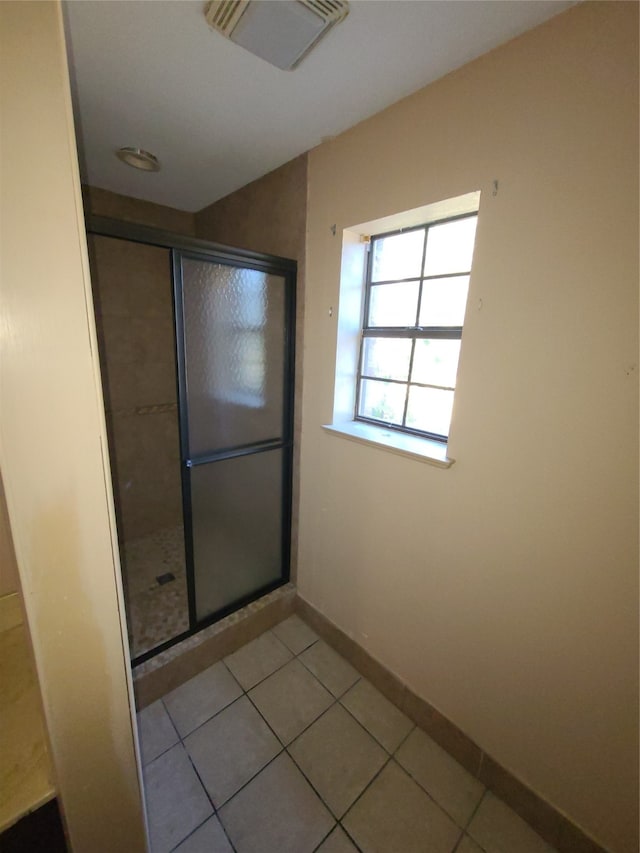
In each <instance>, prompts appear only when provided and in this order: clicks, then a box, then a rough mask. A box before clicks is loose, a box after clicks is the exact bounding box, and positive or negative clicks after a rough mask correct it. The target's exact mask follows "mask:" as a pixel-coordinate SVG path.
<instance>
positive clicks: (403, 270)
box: [371, 229, 424, 281]
mask: <svg viewBox="0 0 640 853" xmlns="http://www.w3.org/2000/svg"><path fill="white" fill-rule="evenodd" d="M423 245H424V231H423V230H422V229H420V230H418V231H409V232H407V233H406V234H396V235H395V236H393V237H383V238H382V239H381V240H374V241H373V246H372V251H373V261H372V266H371V281H394V280H395V279H398V278H414V277H417V276H419V275H420V265H421V264H422V248H423Z"/></svg>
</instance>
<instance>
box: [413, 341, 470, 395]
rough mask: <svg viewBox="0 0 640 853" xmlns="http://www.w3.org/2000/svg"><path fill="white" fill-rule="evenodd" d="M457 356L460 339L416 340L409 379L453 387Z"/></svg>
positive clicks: (456, 369)
mask: <svg viewBox="0 0 640 853" xmlns="http://www.w3.org/2000/svg"><path fill="white" fill-rule="evenodd" d="M459 356H460V341H442V340H433V339H430V340H418V341H416V351H415V353H414V356H413V370H412V372H411V381H412V382H423V383H424V384H425V385H444V386H446V387H447V388H455V384H456V373H457V372H458V358H459Z"/></svg>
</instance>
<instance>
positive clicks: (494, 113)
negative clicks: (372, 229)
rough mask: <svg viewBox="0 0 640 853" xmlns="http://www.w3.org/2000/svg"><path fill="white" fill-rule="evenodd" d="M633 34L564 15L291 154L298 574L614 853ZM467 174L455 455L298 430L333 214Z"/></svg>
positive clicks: (633, 315) (319, 357)
mask: <svg viewBox="0 0 640 853" xmlns="http://www.w3.org/2000/svg"><path fill="white" fill-rule="evenodd" d="M637 34H638V7H637V4H635V3H584V4H580V5H579V6H576V7H575V8H573V9H571V10H569V11H568V12H567V13H565V14H563V15H560V16H558V17H556V18H554V19H552V20H551V21H549V22H548V23H546V24H545V25H543V26H541V27H539V28H537V29H535V30H533V31H531V32H529V33H527V34H525V35H524V36H522V37H520V38H518V39H516V40H514V41H512V42H510V43H509V44H507V45H505V46H503V47H501V48H499V49H497V50H495V51H493V52H492V53H490V54H488V55H486V56H484V57H482V58H481V59H479V60H477V61H475V62H473V63H471V64H469V65H468V66H466V67H464V68H462V69H460V70H459V71H457V72H455V73H454V74H451V75H449V76H448V77H446V78H444V79H442V80H441V81H439V82H437V83H435V84H433V85H431V86H429V87H427V88H426V89H424V90H422V91H421V92H419V93H417V94H415V95H414V96H411V97H410V98H407V99H406V100H404V101H402V102H400V103H398V104H397V105H394V106H393V107H391V108H389V109H388V110H386V111H384V112H383V113H381V114H379V115H377V116H375V117H374V118H372V119H370V120H368V121H366V122H364V123H362V124H360V125H359V126H357V127H355V128H354V129H352V130H350V131H348V132H346V133H345V134H343V135H342V136H340V137H338V138H337V139H336V140H334V141H332V142H330V143H327V144H324V145H322V146H320V147H319V148H318V149H315V150H314V151H312V152H311V153H310V155H309V205H308V255H307V281H308V285H307V306H306V316H305V344H306V350H305V361H304V390H303V397H304V399H303V432H302V469H301V471H302V480H301V519H300V548H299V568H298V587H299V591H300V594H301V595H302V597H303V598H305V599H307V600H308V601H309V602H311V603H312V604H313V605H314V606H315V607H317V608H318V609H320V610H321V612H322V613H324V614H325V615H326V616H327V617H328V618H330V619H331V620H332V621H334V622H335V623H336V624H337V625H338V626H339V627H341V628H342V629H343V630H345V631H347V632H348V633H350V634H351V635H352V636H353V637H354V638H355V639H356V640H357V641H358V642H359V643H361V644H362V645H364V647H365V648H366V649H367V650H368V651H369V652H370V653H372V654H373V655H374V656H375V657H377V658H378V659H379V660H380V661H381V662H383V663H384V664H385V665H386V666H388V667H389V668H390V669H392V670H393V671H394V672H396V673H397V674H399V675H400V676H401V677H402V678H403V679H404V680H405V681H406V682H407V683H408V685H409V686H410V687H411V688H412V689H414V690H415V691H416V692H417V693H418V694H419V695H421V696H423V697H424V698H425V699H427V700H428V701H429V702H431V703H432V704H433V705H435V706H436V707H437V708H438V709H439V710H440V711H442V712H443V713H444V714H445V715H446V716H447V717H448V718H449V719H450V720H452V721H453V722H454V723H456V724H457V725H458V726H459V727H460V728H462V729H463V730H464V731H465V732H467V733H468V734H469V735H470V736H471V737H472V738H473V739H474V740H476V742H477V743H478V744H479V745H480V746H481V747H483V748H484V749H485V750H486V751H487V752H488V753H489V754H491V755H492V756H494V757H495V759H496V760H498V761H499V762H501V763H502V764H503V765H504V766H505V767H506V768H508V769H509V770H511V771H512V772H513V773H514V774H515V775H516V776H518V777H520V778H521V779H522V780H523V781H524V782H525V783H527V784H528V785H529V786H531V787H532V788H533V789H534V790H535V791H537V792H538V793H539V794H541V795H542V796H543V797H545V798H546V799H548V800H549V801H550V802H551V803H552V804H553V805H555V806H556V807H558V808H559V809H561V810H562V811H564V812H565V813H566V814H567V815H568V816H569V817H570V818H571V819H572V820H573V821H575V822H576V823H578V824H579V825H580V826H582V827H583V828H584V829H585V830H586V831H587V832H589V833H591V834H592V835H593V836H594V837H595V838H596V839H598V840H599V841H600V842H601V843H603V844H604V845H606V846H608V847H609V848H610V849H611V850H613V851H616V853H622V851H625V853H631V851H636V850H637V849H638V847H637V845H638V835H637V831H638V817H637V808H638V787H637V756H638V741H637V724H638V715H637V684H638V667H637V664H638V630H637V603H638V491H637V475H638V370H637V361H638V336H637V331H638V328H637V327H638V78H637V73H638V71H637V69H638V41H637ZM494 178H496V179H498V180H499V187H500V188H499V193H498V195H497V196H496V197H494V196H492V181H493V179H494ZM477 189H480V190H482V200H481V207H480V219H479V226H478V236H477V244H476V257H475V262H474V273H473V277H472V285H471V293H470V302H469V310H468V322H467V326H466V329H465V333H464V340H463V348H462V356H461V363H460V371H459V377H458V379H459V381H458V396H457V400H456V406H455V412H454V421H453V426H452V431H451V440H450V451H451V455H452V456H453V457H454V458H455V459H457V460H458V461H457V463H456V464H455V465H454V467H453V468H451V469H450V470H447V471H443V470H440V469H437V468H435V467H431V466H429V465H426V464H422V463H419V462H414V461H412V460H409V459H403V458H400V457H398V456H395V455H392V454H390V453H386V452H385V451H380V450H377V449H375V448H369V447H365V446H360V445H357V444H354V443H353V442H349V441H345V440H343V439H341V438H339V437H336V436H334V435H329V434H326V433H324V432H323V431H322V429H321V426H320V425H321V424H323V423H329V422H330V418H331V412H332V407H333V380H334V367H335V346H336V317H335V315H334V316H333V317H330V316H329V307H330V306H332V305H333V306H335V305H336V304H337V301H338V282H339V277H340V252H341V239H340V235H341V231H342V229H344V228H346V227H348V226H350V225H353V224H355V223H359V222H366V221H368V220H371V219H375V218H378V217H381V216H385V215H389V214H393V213H397V212H399V211H403V210H408V209H411V208H414V207H418V206H420V205H424V204H428V203H431V202H435V201H438V200H441V199H446V198H451V197H454V196H457V195H460V194H462V193H466V192H470V191H473V190H477ZM333 223H337V236H336V237H335V238H334V237H332V235H331V231H330V226H331V225H332V224H333ZM480 302H482V310H479V307H480Z"/></svg>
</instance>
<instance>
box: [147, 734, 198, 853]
mask: <svg viewBox="0 0 640 853" xmlns="http://www.w3.org/2000/svg"><path fill="white" fill-rule="evenodd" d="M144 793H145V801H146V804H147V817H148V820H149V838H150V841H151V850H152V853H169V851H170V850H173V848H174V847H175V846H176V845H177V844H179V843H180V842H181V841H182V840H183V839H185V838H186V837H187V835H189V834H190V833H191V832H193V830H194V829H195V828H196V827H197V826H199V825H200V824H201V823H203V822H204V821H205V820H206V819H207V818H208V817H209V815H211V814H213V808H212V806H211V803H210V802H209V798H208V797H207V795H206V793H205V790H204V788H203V787H202V785H201V784H200V780H199V779H198V777H197V776H196V772H195V770H194V769H193V767H192V766H191V762H190V761H189V757H188V755H187V753H186V752H185V751H184V748H183V747H182V745H181V744H177V745H176V746H174V747H172V748H171V749H170V750H169V751H168V752H165V753H164V755H161V756H160V757H159V758H156V760H155V761H152V762H151V763H150V764H148V765H147V766H146V767H145V769H144Z"/></svg>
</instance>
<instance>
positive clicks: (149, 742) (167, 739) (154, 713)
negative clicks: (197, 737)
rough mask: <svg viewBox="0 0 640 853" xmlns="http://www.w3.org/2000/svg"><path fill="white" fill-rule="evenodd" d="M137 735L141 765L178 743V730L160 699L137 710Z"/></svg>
mask: <svg viewBox="0 0 640 853" xmlns="http://www.w3.org/2000/svg"><path fill="white" fill-rule="evenodd" d="M138 735H139V738H140V754H141V757H142V764H143V765H145V764H148V763H149V762H150V761H153V759H154V758H157V757H158V756H159V755H162V753H163V752H166V751H167V750H168V749H169V747H172V746H174V745H175V744H176V743H178V740H179V737H178V732H177V731H176V730H175V728H174V725H173V723H172V722H171V718H170V717H169V715H168V714H167V711H166V708H165V707H164V705H163V704H162V702H161V700H160V699H158V701H157V702H154V703H153V704H152V705H148V706H147V707H146V708H144V709H143V710H142V711H140V712H139V714H138Z"/></svg>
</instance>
